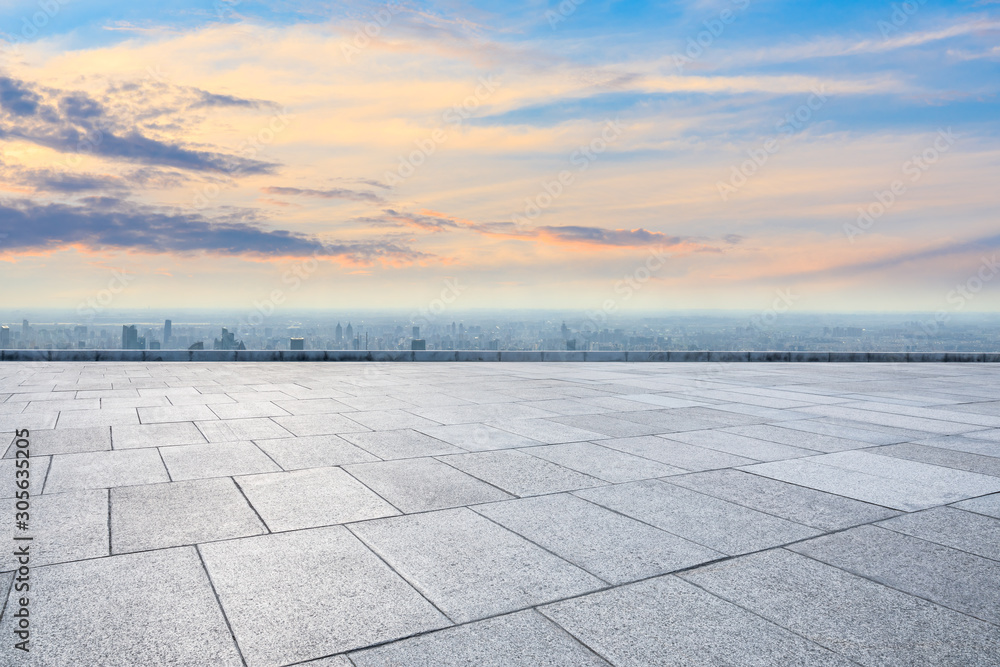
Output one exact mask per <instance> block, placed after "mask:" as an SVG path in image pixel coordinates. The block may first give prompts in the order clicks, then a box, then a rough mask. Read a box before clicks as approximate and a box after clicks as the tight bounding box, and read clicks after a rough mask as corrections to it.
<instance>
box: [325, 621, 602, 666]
mask: <svg viewBox="0 0 1000 667" xmlns="http://www.w3.org/2000/svg"><path fill="white" fill-rule="evenodd" d="M351 660H352V661H353V663H354V665H356V666H357V667H439V666H440V665H453V666H455V667H458V666H463V667H537V665H546V667H578V666H579V667H599V666H602V665H603V666H606V665H608V663H607V662H605V661H604V660H602V659H601V658H599V657H597V656H596V655H594V653H593V652H591V651H590V650H588V649H587V648H586V647H585V646H583V645H582V644H580V643H579V642H578V641H576V640H575V639H573V638H572V637H571V636H569V635H568V634H567V633H566V632H565V631H564V630H562V629H561V628H559V627H558V626H556V625H555V624H554V623H552V622H551V621H549V620H548V619H547V618H545V617H544V616H541V615H540V614H538V612H535V611H531V610H528V611H522V612H518V613H516V614H510V615H508V616H500V617H497V618H490V619H486V620H485V621H476V622H474V623H469V624H467V625H462V626H459V627H456V628H447V629H445V630H438V631H437V632H432V633H430V634H427V635H422V636H420V637H413V638H411V639H404V640H401V641H398V642H394V643H392V644H388V645H386V646H379V647H377V648H372V649H366V650H363V651H358V652H356V653H352V654H351ZM347 664H348V663H345V665H347ZM310 665H311V663H310Z"/></svg>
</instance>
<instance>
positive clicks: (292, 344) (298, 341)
mask: <svg viewBox="0 0 1000 667" xmlns="http://www.w3.org/2000/svg"><path fill="white" fill-rule="evenodd" d="M288 349H289V350H304V349H306V339H305V338H289V339H288Z"/></svg>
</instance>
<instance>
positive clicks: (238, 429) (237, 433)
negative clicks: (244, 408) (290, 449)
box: [196, 417, 292, 442]
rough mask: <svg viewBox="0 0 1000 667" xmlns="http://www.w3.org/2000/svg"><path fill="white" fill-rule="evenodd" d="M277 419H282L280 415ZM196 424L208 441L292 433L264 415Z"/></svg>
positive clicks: (232, 440) (285, 436) (268, 436)
mask: <svg viewBox="0 0 1000 667" xmlns="http://www.w3.org/2000/svg"><path fill="white" fill-rule="evenodd" d="M279 419H282V417H279ZM284 419H290V417H285V418H284ZM196 426H197V427H198V430H200V431H201V433H202V435H203V436H204V437H205V439H206V440H208V441H209V442H235V441H237V440H266V439H273V438H287V437H290V436H291V435H292V433H290V432H289V431H287V430H285V429H284V428H282V427H281V426H279V425H278V424H276V423H274V422H273V421H271V420H270V419H268V418H266V417H251V418H249V419H227V420H225V421H222V420H218V421H207V422H198V423H197V424H196Z"/></svg>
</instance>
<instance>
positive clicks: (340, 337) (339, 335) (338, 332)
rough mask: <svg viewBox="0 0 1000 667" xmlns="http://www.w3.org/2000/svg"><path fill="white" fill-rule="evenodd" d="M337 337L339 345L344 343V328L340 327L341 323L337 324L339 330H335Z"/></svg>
mask: <svg viewBox="0 0 1000 667" xmlns="http://www.w3.org/2000/svg"><path fill="white" fill-rule="evenodd" d="M335 333H336V335H335V337H336V339H337V342H338V343H342V342H344V328H343V327H341V326H340V322H337V328H336V330H335Z"/></svg>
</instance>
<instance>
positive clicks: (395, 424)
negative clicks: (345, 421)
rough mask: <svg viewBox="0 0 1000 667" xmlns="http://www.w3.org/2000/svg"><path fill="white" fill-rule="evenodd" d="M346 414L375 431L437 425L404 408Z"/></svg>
mask: <svg viewBox="0 0 1000 667" xmlns="http://www.w3.org/2000/svg"><path fill="white" fill-rule="evenodd" d="M346 416H348V417H350V419H351V421H354V422H357V423H359V424H361V425H362V426H365V427H367V428H370V429H372V430H375V431H391V430H398V429H404V428H425V427H431V426H438V423H437V422H435V421H431V420H430V419H424V418H423V417H418V416H417V415H414V414H411V413H409V412H406V411H405V410H374V411H367V412H351V413H349V414H347V415H346Z"/></svg>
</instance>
